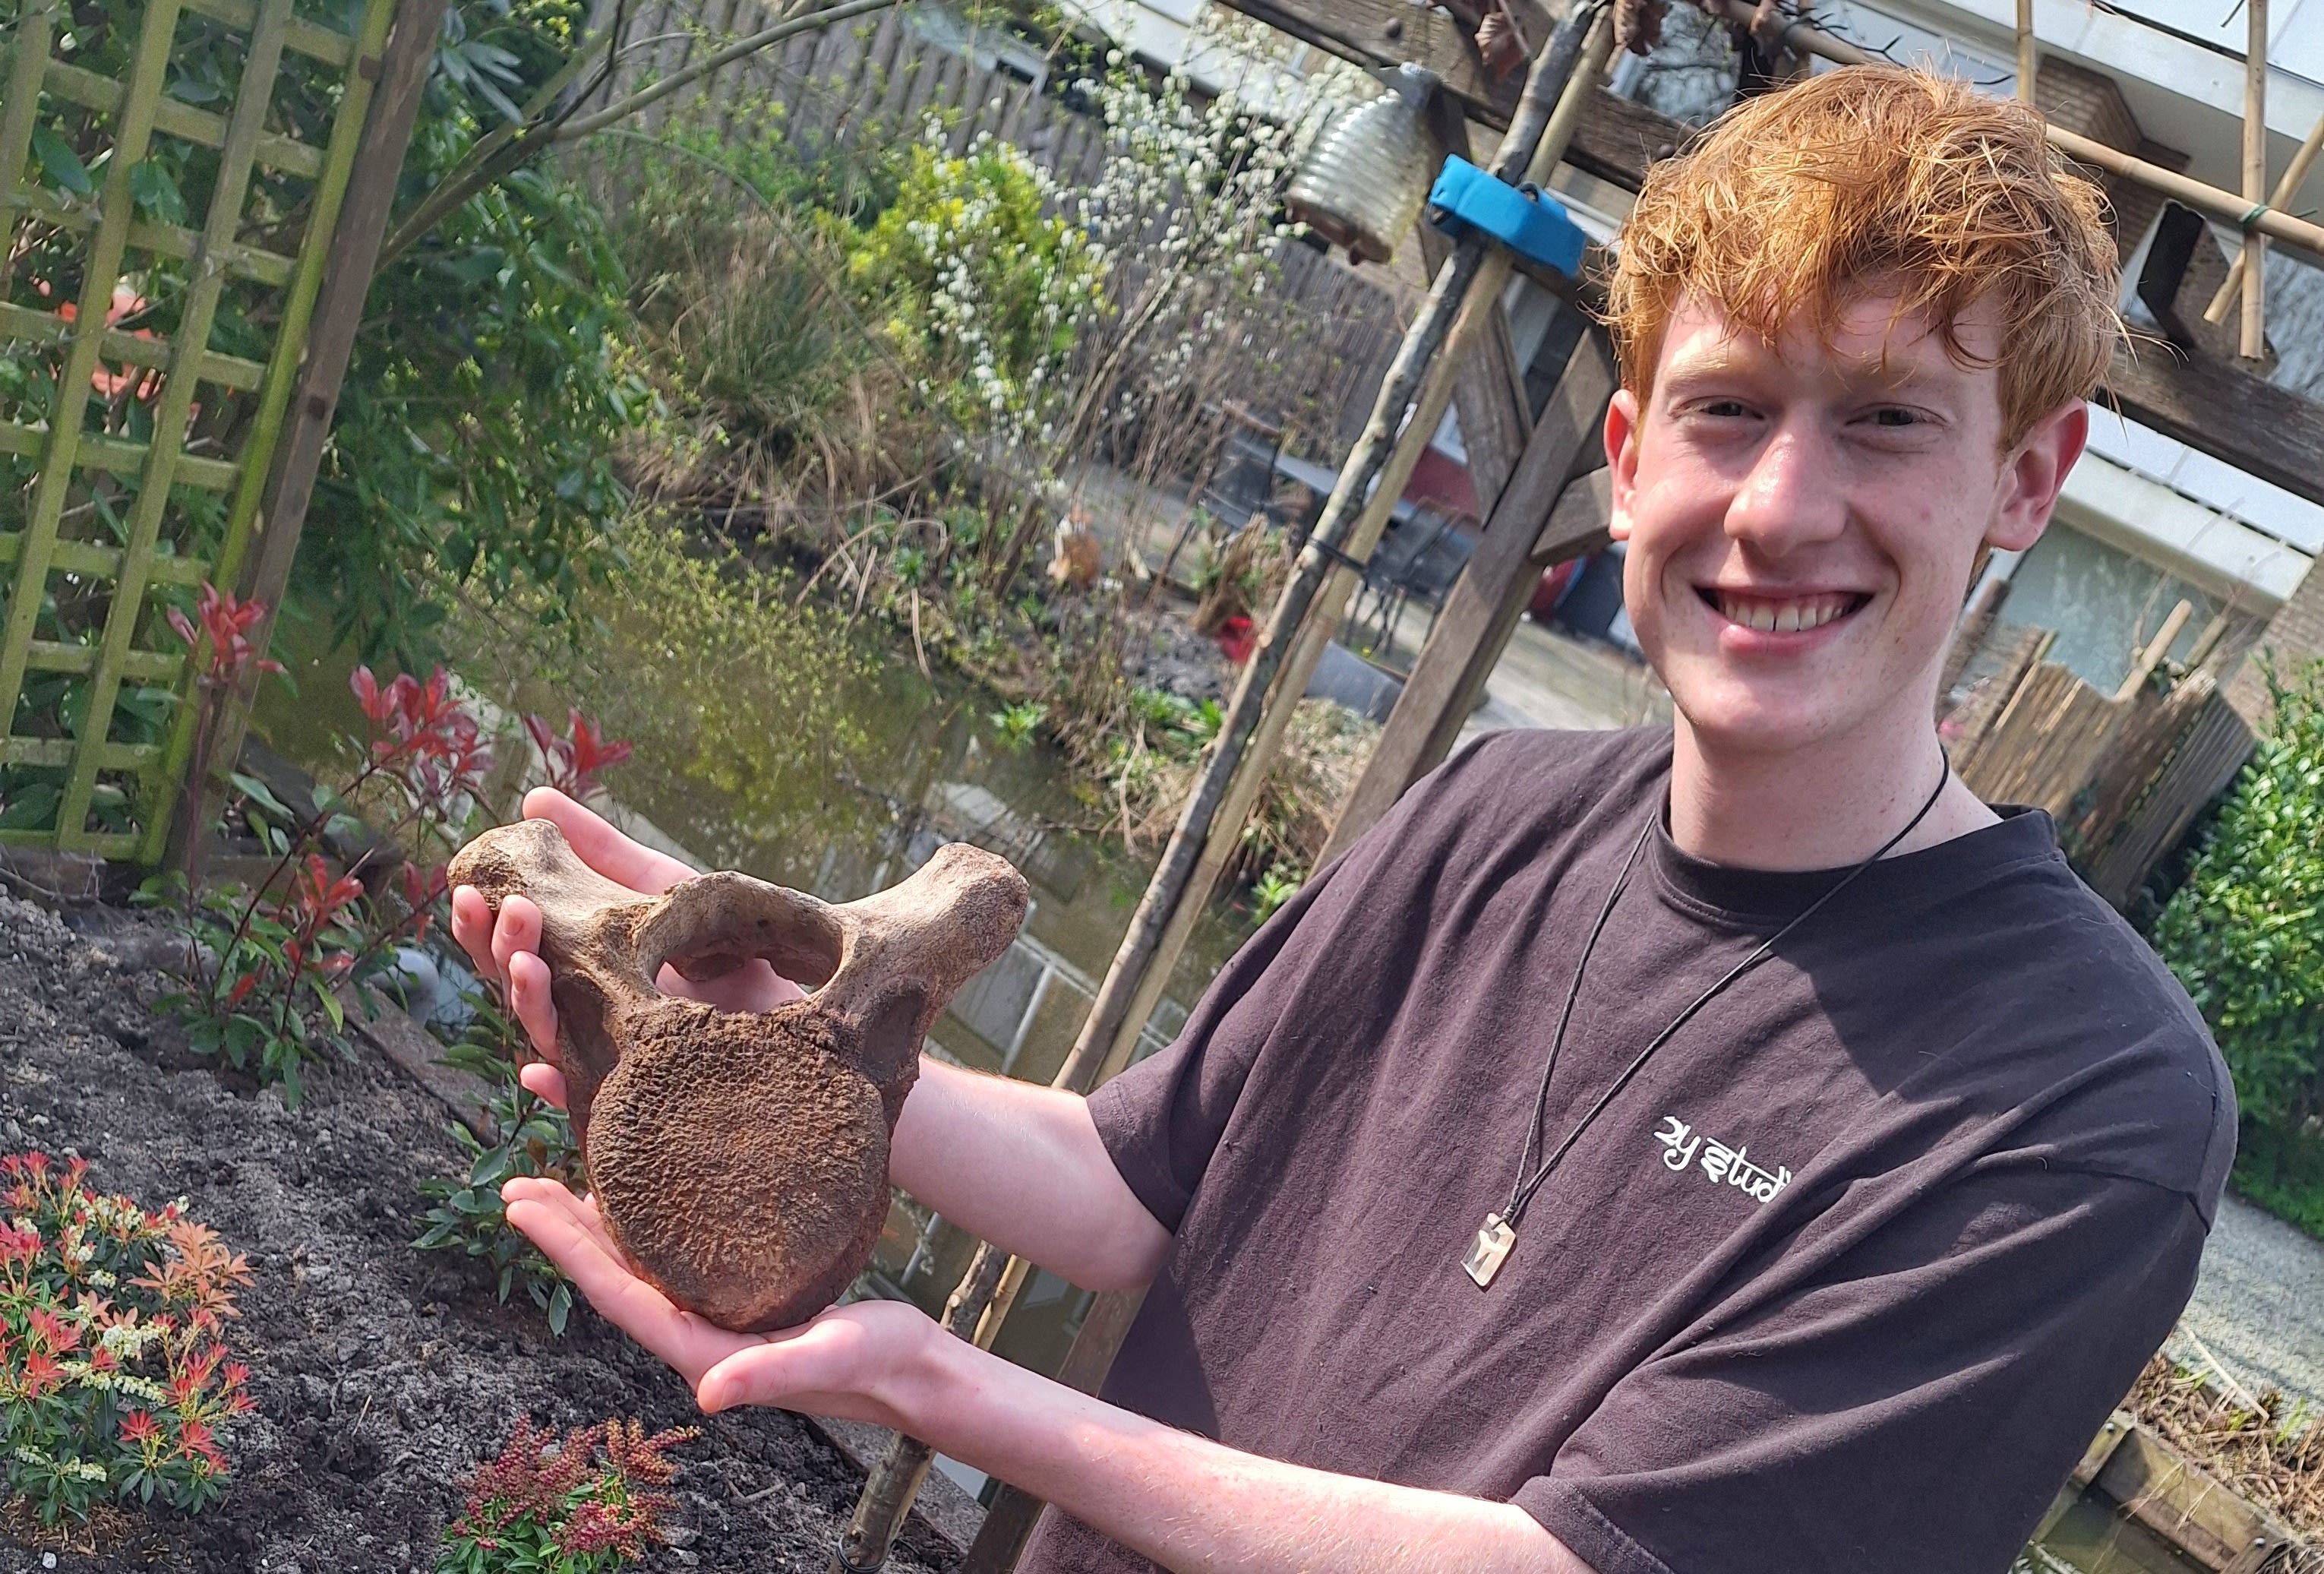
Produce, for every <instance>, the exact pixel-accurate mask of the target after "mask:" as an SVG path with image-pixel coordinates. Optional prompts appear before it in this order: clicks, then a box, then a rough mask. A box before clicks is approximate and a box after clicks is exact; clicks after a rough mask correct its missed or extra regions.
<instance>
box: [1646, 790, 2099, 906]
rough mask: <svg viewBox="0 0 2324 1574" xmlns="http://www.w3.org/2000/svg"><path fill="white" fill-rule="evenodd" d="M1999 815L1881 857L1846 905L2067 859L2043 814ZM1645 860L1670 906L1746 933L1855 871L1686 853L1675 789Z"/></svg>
mask: <svg viewBox="0 0 2324 1574" xmlns="http://www.w3.org/2000/svg"><path fill="white" fill-rule="evenodd" d="M1993 811H1994V812H1995V813H1996V814H1998V815H1999V816H2001V823H2000V824H1998V825H1988V826H1985V827H1982V828H1980V829H1977V830H1973V831H1970V832H1969V833H1968V834H1967V835H1965V836H1958V837H1954V838H1952V839H1950V841H1944V842H1940V843H1938V844H1937V845H1936V846H1935V847H1923V848H1922V849H1921V850H1920V851H1918V852H1912V853H1901V854H1897V855H1895V856H1890V857H1886V858H1883V859H1881V860H1880V862H1878V863H1877V864H1875V865H1873V866H1872V867H1870V868H1869V869H1867V870H1866V871H1865V872H1864V873H1863V874H1862V875H1859V876H1858V878H1857V880H1856V883H1855V884H1854V885H1853V886H1852V887H1851V888H1850V890H1849V895H1848V896H1847V897H1845V898H1843V899H1842V900H1844V901H1852V900H1856V899H1859V898H1861V899H1867V900H1876V901H1878V902H1879V903H1882V904H1883V905H1884V906H1891V905H1895V904H1899V903H1902V904H1909V905H1914V906H1918V905H1920V904H1921V903H1926V902H1931V901H1935V900H1941V899H1942V898H1943V897H1945V896H1948V895H1950V894H1952V893H1956V892H1958V891H1960V890H1962V889H1965V888H1967V887H1969V886H1970V885H1974V884H1977V883H1978V882H1980V881H1982V880H1985V879H1987V878H1988V877H1990V876H1991V875H1993V874H1994V873H1996V872H1997V870H2000V869H2002V868H2005V867H2008V866H2015V865H2017V864H2021V863H2024V862H2029V861H2041V860H2047V859H2052V858H2056V857H2058V856H2061V855H2060V854H2059V852H2058V841H2057V831H2056V828H2055V827H2054V825H2053V824H2052V820H2051V819H2050V816H2049V815H2048V814H2047V813H2046V812H2044V811H2043V810H2039V809H2033V808H2028V807H2026V806H2025V805H2024V804H2015V803H2009V804H1996V805H1994V806H1993ZM1645 861H1646V866H1647V868H1648V870H1649V872H1650V873H1651V875H1653V878H1654V883H1655V887H1656V889H1657V890H1658V891H1659V892H1660V893H1661V894H1662V895H1663V897H1664V898H1665V900H1666V901H1669V902H1670V903H1673V904H1674V905H1675V906H1677V907H1679V908H1681V909H1683V910H1686V911H1690V912H1694V913H1696V914H1698V915H1699V916H1701V917H1704V918H1708V919H1711V920H1714V921H1724V922H1729V923H1734V924H1737V925H1738V926H1741V927H1744V928H1757V927H1760V926H1762V925H1764V924H1765V923H1766V922H1767V921H1770V920H1773V921H1776V922H1781V921H1784V920H1785V919H1788V918H1790V917H1791V916H1792V915H1793V914H1794V913H1796V912H1799V911H1800V910H1801V909H1802V908H1803V907H1805V906H1807V905H1808V904H1809V903H1812V902H1813V901H1814V900H1815V899H1816V898H1817V897H1819V896H1821V895H1822V894H1823V893H1825V892H1826V891H1829V890H1831V887H1832V885H1833V884H1834V883H1835V882H1837V881H1839V880H1840V878H1842V877H1843V876H1845V875H1847V873H1848V870H1849V866H1841V867H1839V868H1834V869H1746V868H1739V867H1737V866H1734V865H1731V864H1714V863H1711V862H1710V861H1709V860H1708V859H1704V858H1698V857H1695V856H1692V854H1689V853H1686V852H1683V851H1681V850H1680V848H1679V846H1678V844H1677V843H1676V842H1674V841H1673V840H1672V839H1671V834H1670V794H1669V792H1668V790H1667V788H1665V791H1664V792H1662V793H1661V794H1660V795H1659V798H1658V801H1657V802H1656V804H1655V826H1654V829H1653V831H1652V833H1651V834H1650V835H1649V836H1648V837H1647V838H1646V860H1645Z"/></svg>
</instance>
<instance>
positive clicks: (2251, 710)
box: [2227, 569, 2324, 731]
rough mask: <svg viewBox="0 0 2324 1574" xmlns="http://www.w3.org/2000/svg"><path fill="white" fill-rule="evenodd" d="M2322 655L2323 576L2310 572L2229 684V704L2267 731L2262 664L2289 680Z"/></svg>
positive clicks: (2245, 717)
mask: <svg viewBox="0 0 2324 1574" xmlns="http://www.w3.org/2000/svg"><path fill="white" fill-rule="evenodd" d="M2319 656H2324V573H2319V572H2318V571H2317V570H2316V569H2309V570H2308V576H2307V578H2305V579H2302V580H2301V581H2300V585H2299V588H2297V589H2295V590H2293V591H2292V599H2291V600H2289V601H2287V602H2285V603H2284V604H2283V605H2282V606H2281V607H2279V608H2277V609H2276V614H2275V616H2274V617H2273V618H2271V619H2270V620H2269V621H2268V625H2267V628H2266V629H2265V631H2264V632H2263V633H2262V634H2260V636H2259V643H2257V644H2255V646H2254V647H2253V648H2252V653H2251V654H2250V655H2249V656H2247V657H2246V658H2245V660H2244V664H2243V666H2242V667H2241V668H2240V669H2238V670H2237V671H2236V675H2235V677H2234V679H2233V680H2232V681H2230V682H2229V683H2228V684H2227V703H2228V704H2230V705H2232V706H2234V707H2235V708H2236V713H2237V714H2238V715H2240V716H2241V717H2242V718H2244V719H2245V720H2246V721H2247V722H2249V723H2251V725H2252V728H2253V730H2254V731H2259V730H2261V729H2263V728H2264V727H2266V725H2267V719H2268V709H2269V706H2268V702H2267V681H2266V680H2265V679H2264V677H2262V676H2261V669H2260V663H2261V662H2264V661H2268V660H2271V659H2272V660H2273V662H2274V663H2275V670H2276V671H2278V672H2281V673H2283V674H2284V675H2285V676H2287V677H2288V676H2290V675H2292V673H2293V672H2294V671H2297V670H2298V669H2299V668H2301V667H2302V666H2304V665H2306V664H2307V663H2308V662H2312V661H2315V660H2316V659H2317V658H2318V657H2319Z"/></svg>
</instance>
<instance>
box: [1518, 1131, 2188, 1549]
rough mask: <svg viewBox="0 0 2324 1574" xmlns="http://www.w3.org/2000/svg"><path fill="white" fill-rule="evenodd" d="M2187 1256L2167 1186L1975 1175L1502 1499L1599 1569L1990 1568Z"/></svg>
mask: <svg viewBox="0 0 2324 1574" xmlns="http://www.w3.org/2000/svg"><path fill="white" fill-rule="evenodd" d="M2203 1236H2204V1231H2203V1226H2202V1221H2201V1219H2200V1218H2199V1217H2198V1215H2197V1213H2196V1211H2195V1208H2194V1206H2193V1203H2192V1201H2191V1200H2190V1199H2189V1198H2188V1197H2187V1196H2186V1195H2184V1194H2182V1193H2181V1192H2177V1191H2173V1190H2167V1189H2164V1188H2162V1187H2158V1186H2155V1185H2153V1184H2151V1183H2150V1182H2147V1181H2144V1180H2126V1179H2120V1178H2116V1177H2112V1176H2105V1175H2093V1174H2088V1173H2079V1172H2070V1171H2049V1170H2043V1169H2041V1168H2039V1167H2038V1166H2030V1165H2029V1166H2024V1167H2018V1166H2015V1165H2013V1164H2012V1163H2010V1162H2007V1161H2006V1160H2001V1159H1996V1160H1988V1161H1987V1162H1986V1163H1985V1165H1984V1166H1982V1167H1972V1169H1971V1170H1970V1171H1969V1172H1968V1173H1967V1174H1965V1175H1964V1176H1962V1177H1961V1178H1960V1179H1959V1180H1956V1181H1954V1182H1953V1183H1952V1184H1950V1185H1948V1186H1947V1187H1945V1188H1944V1189H1943V1190H1940V1191H1938V1192H1936V1193H1935V1194H1934V1195H1932V1196H1929V1197H1926V1198H1923V1199H1921V1200H1920V1201H1918V1202H1916V1203H1914V1204H1913V1205H1912V1206H1911V1207H1909V1208H1906V1209H1904V1211H1903V1212H1902V1213H1900V1214H1899V1215H1897V1216H1896V1217H1895V1218H1892V1219H1891V1220H1889V1221H1888V1222H1887V1223H1886V1224H1885V1225H1883V1226H1881V1227H1878V1228H1877V1229H1876V1230H1873V1231H1872V1232H1871V1233H1869V1234H1868V1235H1867V1237H1866V1238H1864V1239H1863V1240H1862V1241H1860V1242H1858V1243H1857V1244H1855V1245H1850V1246H1847V1247H1846V1248H1845V1249H1842V1250H1839V1251H1837V1252H1834V1253H1831V1255H1830V1256H1829V1262H1828V1265H1827V1266H1825V1267H1823V1268H1822V1269H1821V1270H1820V1271H1815V1272H1813V1273H1811V1274H1809V1275H1808V1276H1806V1277H1804V1278H1803V1281H1802V1282H1799V1283H1798V1284H1797V1285H1796V1286H1795V1287H1794V1288H1792V1289H1789V1290H1788V1291H1784V1292H1778V1293H1776V1294H1774V1295H1772V1296H1770V1297H1768V1298H1767V1299H1766V1300H1765V1301H1760V1302H1758V1303H1757V1306H1756V1308H1755V1309H1754V1310H1746V1311H1742V1312H1740V1313H1739V1314H1738V1315H1737V1317H1736V1318H1735V1320H1734V1321H1733V1323H1732V1325H1731V1326H1729V1325H1728V1324H1727V1323H1726V1322H1724V1321H1722V1320H1721V1319H1720V1318H1719V1317H1718V1315H1717V1314H1716V1313H1714V1314H1713V1315H1712V1317H1711V1319H1708V1321H1707V1326H1699V1327H1698V1328H1697V1329H1695V1330H1693V1331H1692V1333H1691V1334H1690V1335H1688V1336H1685V1337H1683V1338H1681V1339H1679V1340H1676V1341H1674V1346H1673V1347H1669V1348H1666V1349H1665V1350H1664V1351H1661V1352H1658V1353H1657V1354H1655V1356H1652V1357H1650V1358H1649V1359H1647V1360H1646V1361H1645V1362H1644V1363H1642V1364H1641V1365H1640V1366H1638V1367H1637V1369H1636V1370H1634V1371H1632V1372H1631V1373H1630V1374H1629V1375H1627V1376H1625V1377H1623V1378H1622V1379H1621V1380H1620V1381H1618V1383H1617V1384H1615V1385H1614V1387H1613V1388H1612V1390H1611V1391H1610V1392H1609V1393H1608V1394H1607V1395H1606V1397H1605V1399H1604V1400H1603V1402H1601V1403H1600V1405H1599V1406H1598V1408H1597V1410H1596V1411H1595V1412H1593V1413H1592V1414H1591V1417H1590V1418H1589V1419H1588V1420H1587V1421H1584V1422H1583V1423H1582V1426H1581V1427H1580V1428H1579V1429H1578V1430H1575V1431H1574V1433H1573V1434H1572V1436H1571V1437H1569V1438H1568V1439H1567V1440H1566V1442H1565V1444H1564V1446H1563V1448H1562V1449H1560V1451H1559V1453H1558V1455H1557V1457H1556V1458H1555V1460H1554V1462H1553V1464H1552V1466H1551V1468H1550V1471H1549V1474H1547V1475H1546V1476H1542V1477H1535V1479H1533V1480H1531V1481H1528V1482H1526V1484H1525V1485H1524V1486H1522V1487H1521V1488H1520V1489H1519V1490H1518V1492H1517V1495H1516V1499H1515V1501H1516V1502H1517V1505H1519V1506H1520V1507H1522V1508H1524V1509H1526V1511H1527V1512H1528V1513H1530V1514H1533V1515H1534V1517H1535V1519H1537V1520H1539V1521H1540V1522H1541V1523H1542V1524H1543V1525H1544V1526H1545V1527H1546V1528H1547V1529H1548V1530H1549V1531H1550V1532H1551V1533H1552V1534H1554V1535H1555V1536H1556V1537H1557V1538H1558V1539H1559V1540H1560V1541H1561V1542H1564V1544H1565V1545H1566V1546H1567V1547H1568V1548H1569V1549H1571V1550H1572V1551H1573V1553H1574V1554H1575V1555H1576V1556H1578V1557H1580V1558H1581V1559H1582V1560H1584V1561H1585V1562H1587V1563H1588V1564H1589V1565H1590V1566H1591V1568H1592V1569H1595V1570H1597V1574H1825V1571H1829V1574H1842V1571H1847V1574H1857V1571H1859V1570H1862V1569H1867V1568H1897V1567H1909V1568H1911V1569H1914V1571H1915V1574H2000V1571H2001V1570H2004V1569H2007V1568H2008V1567H2009V1566H2010V1563H2011V1561H2012V1560H2013V1559H2014V1558H2015V1556H2016V1554H2017V1553H2018V1551H2020V1550H2021V1549H2022V1548H2023V1546H2024V1542H2025V1540H2026V1538H2027V1537H2028V1536H2029V1535H2030V1534H2031V1533H2032V1531H2033V1527H2034V1524H2035V1523H2036V1522H2037V1521H2038V1519H2039V1518H2040V1515H2041V1514H2042V1511H2043V1509H2044V1508H2045V1507H2046V1506H2047V1505H2048V1504H2049V1502H2050V1500H2051V1498H2052V1496H2053V1495H2055V1493H2056V1491H2057V1489H2058V1487H2059V1486H2060V1485H2061V1483H2062V1482H2063V1481H2064V1479H2065V1477H2066V1476H2067V1474H2068V1473H2069V1472H2070V1470H2071V1469H2072V1468H2073V1466H2074V1462H2075V1461H2076V1460H2077V1459H2078V1458H2080V1456H2081V1453H2082V1451H2083V1449H2085V1448H2086V1447H2087V1446H2088V1444H2089V1440H2090V1439H2091V1437H2093V1436H2094V1435H2096V1433H2097V1431H2098V1428H2099V1426H2100V1425H2101V1424H2103V1422H2104V1421H2105V1419H2106V1417H2107V1412H2109V1411H2110V1410H2111V1409H2112V1408H2113V1407H2114V1406H2115V1405H2116V1404H2117V1403H2120V1401H2121V1398H2122V1396H2123V1394H2124V1393H2127V1392H2128V1391H2129V1388H2130V1385H2131V1384H2132V1383H2133V1382H2134V1381H2135V1379H2136V1377H2137V1375H2138V1373H2139V1370H2140V1368H2141V1367H2142V1366H2144V1363H2145V1361H2146V1358H2147V1357H2148V1356H2150V1355H2151V1354H2152V1353H2153V1350H2154V1349H2155V1347H2157V1346H2159V1345H2160V1344H2161V1343H2162V1342H2163V1338H2164V1336H2165V1335H2167V1334H2168V1333H2169V1331H2170V1329H2171V1327H2172V1324H2173V1323H2174V1322H2175V1321H2176V1320H2177V1318H2178V1315H2179V1312H2180V1310H2181V1309H2182V1308H2183V1307H2184V1306H2185V1304H2186V1301H2187V1297H2188V1295H2189V1294H2190V1292H2191V1291H2192V1289H2193V1286H2194V1280H2195V1269H2196V1264H2197V1261H2198V1259H2199V1256H2200V1255H2201V1252H2202V1244H2203ZM1787 1255H1789V1254H1787Z"/></svg>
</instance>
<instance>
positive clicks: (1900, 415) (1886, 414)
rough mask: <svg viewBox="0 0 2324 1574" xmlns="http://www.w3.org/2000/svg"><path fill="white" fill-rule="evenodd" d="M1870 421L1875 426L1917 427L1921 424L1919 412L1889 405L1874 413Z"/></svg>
mask: <svg viewBox="0 0 2324 1574" xmlns="http://www.w3.org/2000/svg"><path fill="white" fill-rule="evenodd" d="M1872 420H1873V423H1874V424H1875V425H1877V426H1918V425H1920V424H1921V412H1919V411H1917V410H1905V409H1902V408H1900V407H1898V406H1896V405H1894V404H1891V405H1888V406H1886V407H1885V408H1883V409H1879V410H1876V411H1874V412H1872Z"/></svg>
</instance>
